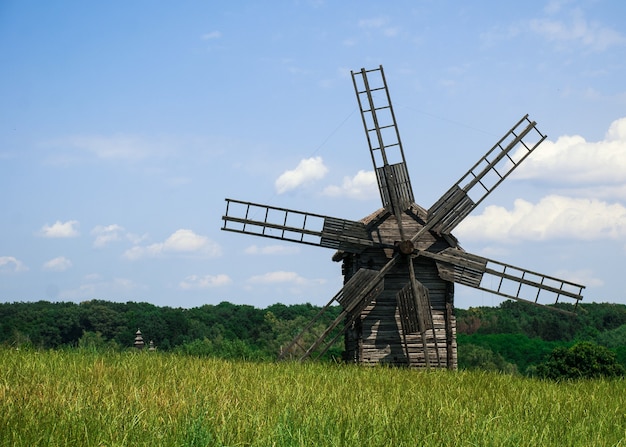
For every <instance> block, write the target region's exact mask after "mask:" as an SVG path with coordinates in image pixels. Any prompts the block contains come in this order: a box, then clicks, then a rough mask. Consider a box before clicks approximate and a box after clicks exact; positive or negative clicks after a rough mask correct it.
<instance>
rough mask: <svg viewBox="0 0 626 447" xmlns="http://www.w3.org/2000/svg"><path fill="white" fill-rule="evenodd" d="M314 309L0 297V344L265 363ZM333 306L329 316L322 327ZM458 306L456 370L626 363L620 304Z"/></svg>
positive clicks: (526, 370) (625, 319)
mask: <svg viewBox="0 0 626 447" xmlns="http://www.w3.org/2000/svg"><path fill="white" fill-rule="evenodd" d="M563 306H565V308H566V310H573V309H569V308H567V305H563ZM318 311H319V307H317V306H313V305H311V304H308V303H307V304H298V305H289V306H286V305H283V304H274V305H271V306H269V307H267V308H264V309H260V308H256V307H254V306H249V305H235V304H232V303H229V302H221V303H219V304H216V305H212V304H207V305H204V306H200V307H195V308H191V309H185V308H173V307H167V306H164V307H159V306H156V305H153V304H149V303H137V302H126V303H120V302H109V301H104V300H91V301H85V302H82V303H73V302H48V301H38V302H13V303H0V345H4V346H8V347H24V346H29V347H32V348H36V349H58V348H66V347H77V348H85V349H107V350H116V351H120V350H124V349H130V348H132V346H133V342H134V339H135V332H136V331H137V330H138V329H140V330H141V332H142V334H143V338H144V340H145V342H146V344H148V343H149V341H152V342H153V343H154V345H155V346H156V348H157V350H159V351H165V352H178V353H181V354H189V355H194V356H206V357H216V358H223V359H248V360H272V359H275V358H276V354H277V353H278V352H279V351H280V349H281V347H282V346H285V345H286V344H287V343H288V342H289V341H290V340H291V339H292V338H293V337H294V336H295V335H296V334H297V333H299V331H300V329H301V328H302V327H303V326H304V325H305V324H306V323H307V322H308V321H309V320H310V319H311V318H312V317H313V316H314V315H316V314H317V312H318ZM339 312H340V309H339V308H338V307H337V308H334V309H332V311H331V312H327V313H326V321H322V322H321V323H320V325H324V324H327V323H328V322H330V321H331V320H332V319H334V318H335V317H336V316H337V315H338V314H339ZM455 312H456V316H457V333H458V335H457V340H458V346H459V347H458V352H459V368H461V369H484V370H497V371H501V372H507V373H512V374H522V375H533V374H534V372H535V371H536V368H537V366H538V365H540V364H541V363H542V362H545V361H546V359H547V358H548V356H550V354H551V353H553V352H554V351H555V350H556V349H559V348H568V347H572V346H573V345H575V344H576V343H580V342H590V343H593V344H594V345H597V346H601V347H604V348H607V350H609V351H610V352H611V353H613V355H614V356H615V359H616V360H617V362H618V363H620V364H621V365H622V366H626V306H625V305H621V304H609V303H588V304H580V305H579V306H578V308H577V309H576V315H575V316H569V315H564V314H562V313H557V312H553V311H551V310H549V309H546V308H543V307H538V306H533V305H530V304H526V303H522V302H516V301H506V302H504V303H502V304H501V305H500V306H498V307H474V308H470V309H456V310H455ZM341 351H342V341H339V342H338V343H337V344H336V345H335V346H334V347H333V348H332V349H331V350H330V351H329V352H328V354H327V358H328V359H329V360H338V359H340V358H341Z"/></svg>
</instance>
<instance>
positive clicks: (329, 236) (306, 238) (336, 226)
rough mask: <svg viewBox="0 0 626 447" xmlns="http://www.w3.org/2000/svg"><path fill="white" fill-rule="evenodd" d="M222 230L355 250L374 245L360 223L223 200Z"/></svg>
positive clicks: (353, 251)
mask: <svg viewBox="0 0 626 447" xmlns="http://www.w3.org/2000/svg"><path fill="white" fill-rule="evenodd" d="M222 220H223V221H224V225H223V227H222V230H225V231H233V232H236V233H245V234H253V235H256V236H263V237H268V238H272V239H280V240H283V241H290V242H299V243H301V244H307V245H317V246H321V247H326V248H333V249H337V250H344V251H347V252H351V253H359V252H361V251H363V249H364V248H366V247H372V246H374V245H375V243H374V241H373V240H372V238H371V237H370V235H369V233H368V232H367V231H366V228H365V225H364V224H363V223H362V222H354V221H351V220H345V219H338V218H335V217H329V216H322V215H321V214H314V213H306V212H303V211H295V210H289V209H286V208H277V207H273V206H268V205H260V204H258V203H252V202H242V201H240V200H232V199H226V214H225V215H224V216H222Z"/></svg>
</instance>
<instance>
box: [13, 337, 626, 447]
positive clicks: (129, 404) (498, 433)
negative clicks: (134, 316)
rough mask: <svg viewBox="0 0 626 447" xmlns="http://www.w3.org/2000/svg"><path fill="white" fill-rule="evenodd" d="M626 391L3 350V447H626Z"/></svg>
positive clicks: (481, 377)
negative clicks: (616, 446) (617, 446)
mask: <svg viewBox="0 0 626 447" xmlns="http://www.w3.org/2000/svg"><path fill="white" fill-rule="evenodd" d="M625 439H626V382H625V381H624V380H582V381H572V382H561V383H555V382H550V381H540V380H537V379H531V378H526V377H520V376H511V375H505V374H499V373H493V372H475V371H472V372H470V371H458V372H454V371H416V370H408V369H398V368H382V367H381V368H364V367H358V366H353V365H339V364H329V363H305V364H297V363H289V362H284V363H272V362H245V361H225V360H217V359H207V358H196V357H192V356H184V355H176V354H168V353H159V352H156V353H155V352H152V353H150V352H135V351H126V352H110V353H102V352H95V351H89V350H81V349H66V350H34V349H33V350H15V349H8V348H0V445H1V446H29V447H32V446H94V447H95V446H98V447H102V446H264V447H265V446H410V447H414V446H551V445H554V446H565V445H567V446H592V445H593V446H615V445H626V441H625Z"/></svg>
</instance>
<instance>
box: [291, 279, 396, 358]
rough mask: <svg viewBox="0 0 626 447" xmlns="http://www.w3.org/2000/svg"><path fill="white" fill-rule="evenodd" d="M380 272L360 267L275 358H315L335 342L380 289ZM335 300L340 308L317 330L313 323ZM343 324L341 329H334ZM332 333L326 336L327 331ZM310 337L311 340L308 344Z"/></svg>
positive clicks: (319, 318)
mask: <svg viewBox="0 0 626 447" xmlns="http://www.w3.org/2000/svg"><path fill="white" fill-rule="evenodd" d="M384 287H385V284H384V275H383V274H381V272H379V271H376V270H368V269H360V270H359V271H358V272H357V273H356V274H355V275H354V276H353V277H352V278H350V280H349V281H348V282H347V283H346V284H345V285H344V286H343V288H342V289H341V290H340V291H339V292H338V293H337V294H336V295H335V296H334V297H333V298H332V299H331V300H330V301H329V302H328V304H326V306H324V307H323V308H322V310H321V311H320V312H319V313H318V314H317V315H316V316H315V317H314V318H313V319H312V320H311V321H310V322H309V323H308V324H307V325H306V326H305V327H304V329H302V331H300V333H299V334H298V335H296V336H295V337H294V339H293V340H292V341H291V343H289V345H287V347H286V348H285V349H284V350H283V351H282V352H281V354H280V356H279V359H284V358H289V357H295V358H297V359H298V360H305V359H307V358H309V357H313V358H319V357H320V356H322V355H324V353H326V351H327V350H328V349H329V348H330V347H331V346H332V345H333V344H334V343H335V341H337V339H338V338H339V336H341V335H342V334H343V332H344V331H345V329H346V328H347V327H349V326H350V325H351V324H352V323H353V322H354V320H355V318H357V316H358V315H359V314H360V313H361V312H362V311H363V309H364V308H365V307H366V306H367V305H369V304H370V303H371V302H372V301H373V300H374V299H375V298H376V297H377V296H378V295H379V294H380V293H381V292H382V291H383V289H384ZM335 303H339V304H340V305H341V306H342V308H343V311H342V312H341V313H340V314H339V316H337V318H335V319H334V320H333V321H332V323H331V324H330V325H328V326H327V327H326V328H325V329H324V330H322V331H319V328H318V326H317V324H318V323H319V322H320V320H321V318H322V316H323V315H324V314H325V313H326V311H328V309H329V308H330V306H332V305H333V304H335ZM342 322H343V323H344V325H343V328H342V330H341V331H335V329H336V328H337V327H338V326H339V325H340V324H341V323H342ZM333 331H334V335H333V336H332V337H331V338H330V339H328V337H329V336H331V334H333ZM311 340H312V343H311Z"/></svg>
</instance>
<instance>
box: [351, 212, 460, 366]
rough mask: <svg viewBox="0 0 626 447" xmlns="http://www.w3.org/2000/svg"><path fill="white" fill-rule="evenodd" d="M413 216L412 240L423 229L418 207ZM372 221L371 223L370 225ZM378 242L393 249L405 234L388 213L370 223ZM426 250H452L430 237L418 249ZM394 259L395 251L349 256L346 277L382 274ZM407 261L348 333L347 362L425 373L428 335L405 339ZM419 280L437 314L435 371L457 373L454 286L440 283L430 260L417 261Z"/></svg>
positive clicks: (431, 342) (408, 224)
mask: <svg viewBox="0 0 626 447" xmlns="http://www.w3.org/2000/svg"><path fill="white" fill-rule="evenodd" d="M412 211H413V213H412V215H406V216H404V218H403V222H402V223H403V228H404V231H405V236H406V237H410V236H412V235H414V234H416V233H417V231H418V230H419V229H420V228H421V226H422V222H421V221H420V214H422V216H423V212H424V211H423V210H421V209H419V208H417V207H415V208H413V210H412ZM368 220H369V221H368ZM364 221H366V224H368V225H369V228H370V229H371V230H372V234H373V235H374V237H375V238H379V240H380V241H381V242H384V243H391V244H393V243H394V242H395V241H399V240H400V239H401V238H400V234H399V231H398V226H397V223H396V221H395V217H393V216H389V215H387V216H386V217H385V213H384V212H383V211H381V212H378V213H374V214H373V215H371V216H369V217H368V218H366V219H364ZM417 245H418V247H419V248H420V249H428V248H430V249H433V248H435V247H436V249H437V250H439V249H440V248H441V249H442V248H445V247H448V246H449V244H448V243H447V242H446V241H445V240H444V239H442V238H436V237H435V236H433V235H431V234H430V233H428V234H425V235H424V237H423V238H420V240H419V241H418V243H417ZM392 255H393V251H392V250H380V249H378V250H377V249H371V250H365V251H364V252H363V253H361V254H359V255H355V254H345V255H344V258H343V260H344V264H343V271H344V275H345V280H346V281H347V280H348V279H349V278H350V277H351V276H352V275H353V274H354V273H356V272H357V271H358V270H359V269H360V268H370V269H372V268H373V269H376V270H379V269H380V268H382V267H383V266H384V265H385V264H386V263H387V262H388V261H389V259H390V258H391V256H392ZM407 262H408V261H407V259H406V258H402V259H400V260H399V261H398V262H397V263H396V265H395V266H394V267H393V269H392V270H391V271H390V272H389V273H388V274H387V275H386V276H385V289H384V291H383V292H382V293H381V294H380V295H379V296H378V297H377V298H376V299H375V300H374V301H373V302H372V303H371V304H370V305H369V306H367V307H366V308H365V310H364V311H363V312H361V314H360V315H359V316H358V318H357V319H356V320H357V321H356V323H355V324H354V326H353V327H352V328H351V330H349V331H348V332H347V333H346V337H345V340H346V352H345V358H346V360H348V361H353V362H357V363H361V364H365V365H377V364H381V363H382V364H391V365H404V366H407V365H408V366H411V367H418V368H420V367H425V366H426V361H425V354H424V347H423V342H422V335H421V334H419V333H412V334H404V333H403V331H402V324H401V320H400V313H399V310H398V305H397V299H396V295H397V294H398V292H399V291H400V290H401V289H402V288H403V287H404V286H405V285H406V284H407V283H408V282H409V266H408V264H407ZM413 264H414V269H415V275H416V279H417V280H418V281H419V282H420V283H422V284H423V285H424V286H425V287H426V288H427V289H428V292H429V297H430V303H431V308H432V318H433V328H432V329H431V330H427V331H426V332H425V339H426V348H427V349H426V351H427V352H428V358H429V363H430V366H431V367H444V368H456V367H457V349H456V320H455V318H454V315H453V292H454V285H453V283H451V282H449V281H444V280H442V279H441V278H440V276H439V272H438V270H437V266H436V264H435V262H434V261H432V260H430V259H427V258H420V257H418V258H414V259H413Z"/></svg>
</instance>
